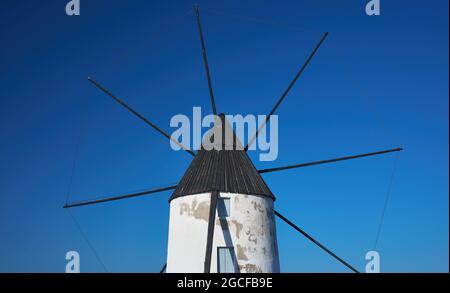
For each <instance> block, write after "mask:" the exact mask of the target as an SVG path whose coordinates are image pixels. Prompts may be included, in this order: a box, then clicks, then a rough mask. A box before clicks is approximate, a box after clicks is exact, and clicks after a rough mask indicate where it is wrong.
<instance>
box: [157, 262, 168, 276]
mask: <svg viewBox="0 0 450 293" xmlns="http://www.w3.org/2000/svg"><path fill="white" fill-rule="evenodd" d="M166 267H167V263H165V264H164V266H163V267H162V268H161V270H160V271H159V273H160V274H162V273H164V272H165V271H166Z"/></svg>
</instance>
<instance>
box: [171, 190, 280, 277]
mask: <svg viewBox="0 0 450 293" xmlns="http://www.w3.org/2000/svg"><path fill="white" fill-rule="evenodd" d="M220 196H222V197H227V198H230V199H231V200H230V216H229V217H227V218H226V219H219V218H218V217H217V212H216V219H215V221H214V223H215V227H214V237H213V250H212V256H211V272H217V270H218V269H217V268H218V264H217V247H224V246H226V247H230V246H232V247H233V248H234V253H235V260H236V262H237V263H236V270H237V271H240V272H242V273H245V272H248V273H253V272H262V273H277V272H279V271H280V265H279V258H278V245H277V240H276V228H275V221H274V214H273V200H272V199H270V198H268V197H263V196H252V195H243V194H235V193H222V192H221V193H220ZM210 199H211V194H210V193H202V194H195V195H188V196H182V197H178V198H175V199H173V200H172V201H171V202H170V220H169V241H168V243H169V244H168V253H167V269H166V271H167V272H168V273H202V272H203V270H204V260H205V253H206V238H207V233H208V232H207V230H208V216H209V206H210Z"/></svg>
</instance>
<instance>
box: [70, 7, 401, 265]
mask: <svg viewBox="0 0 450 293" xmlns="http://www.w3.org/2000/svg"><path fill="white" fill-rule="evenodd" d="M195 10H196V15H197V25H198V30H199V34H200V41H201V46H202V52H203V61H204V65H205V71H206V77H207V81H208V87H209V94H210V99H211V105H212V110H213V114H215V115H217V112H216V106H215V101H214V94H213V89H212V84H211V77H210V72H209V66H208V61H207V57H206V49H205V43H204V39H203V32H202V27H201V22H200V15H199V9H198V6H197V7H196V9H195ZM327 35H328V33H325V34H324V35H323V36H322V38H321V39H320V41H319V42H318V44H317V45H316V46H315V48H314V49H313V51H312V52H311V54H310V55H309V56H308V58H307V60H306V61H305V63H304V64H303V65H302V67H301V68H300V70H299V71H298V72H297V74H296V75H295V77H294V78H293V80H292V81H291V82H290V83H289V85H288V87H287V89H286V90H285V91H284V92H283V94H282V95H281V97H280V98H279V99H278V101H277V103H276V104H275V106H274V107H273V108H272V110H271V111H270V113H269V114H268V115H267V116H266V120H265V123H264V124H263V125H261V126H260V128H259V129H258V130H257V132H256V134H255V136H254V137H253V138H252V139H251V140H250V141H249V142H248V144H247V146H246V147H245V148H242V146H241V145H240V142H239V141H238V139H237V138H236V136H235V134H234V132H233V131H232V130H231V131H230V130H229V129H232V128H231V127H230V125H229V124H228V122H227V121H226V119H225V116H224V115H223V114H221V115H219V116H216V117H219V118H220V119H217V120H216V124H215V127H214V128H213V129H211V130H210V133H209V137H210V138H211V137H214V135H218V134H219V135H220V136H221V137H222V140H217V139H210V140H207V141H206V142H203V144H202V146H203V147H202V148H201V149H200V150H198V151H197V152H194V151H192V150H190V149H188V148H186V147H185V146H183V145H181V144H180V143H179V142H178V141H176V140H174V139H173V138H172V137H171V136H170V135H169V134H167V133H166V132H165V131H164V130H162V129H161V128H159V127H158V126H156V125H155V124H154V123H152V122H151V121H150V120H148V119H147V118H145V117H144V116H143V115H141V114H140V113H139V112H137V111H135V110H134V109H132V108H131V107H130V106H128V105H127V104H125V103H124V102H123V101H122V100H120V99H119V98H117V97H116V96H114V95H113V94H112V93H111V92H110V91H108V90H107V89H105V88H104V87H103V86H101V85H100V84H99V83H97V82H96V81H95V80H93V79H92V78H88V80H89V81H90V82H91V83H92V84H94V85H95V86H96V87H97V88H99V89H100V90H101V91H103V92H104V93H106V94H107V95H108V96H110V97H111V98H113V99H114V100H115V101H116V102H118V103H119V104H120V105H122V106H123V107H124V108H125V109H127V110H128V111H130V112H131V113H132V114H133V115H135V116H136V117H138V118H139V119H141V120H142V121H144V122H145V123H146V124H147V125H149V126H150V127H152V128H153V129H155V130H156V131H158V132H159V133H160V134H162V135H163V136H165V137H166V138H167V139H169V140H172V141H173V142H174V143H175V144H178V145H179V146H180V147H181V148H182V149H183V150H185V151H186V152H187V153H189V154H190V155H192V156H193V157H194V159H193V161H192V163H191V165H190V166H189V168H188V169H187V171H186V173H185V174H184V176H183V177H182V179H181V181H180V182H179V183H178V184H177V185H174V186H167V187H162V188H157V189H152V190H147V191H142V192H137V193H132V194H125V195H119V196H108V197H103V198H100V199H95V200H86V201H81V202H74V203H67V202H66V204H65V205H64V206H63V208H73V207H79V206H86V205H92V204H98V203H103V202H109V201H115V200H121V199H126V198H132V197H138V196H143V195H148V194H154V193H159V192H163V191H168V190H175V192H174V193H173V194H172V196H171V197H170V199H169V202H170V220H169V221H170V223H169V237H168V254H167V263H166V264H165V265H164V266H163V268H162V269H161V272H164V271H166V272H170V273H171V272H180V273H187V272H199V273H200V272H205V273H209V272H263V273H275V272H279V271H280V264H279V256H278V247H277V238H276V228H275V220H274V218H275V216H277V217H278V218H280V219H281V220H283V221H284V222H286V223H287V224H289V225H290V226H291V227H293V228H294V229H295V230H297V231H298V232H300V233H301V234H302V235H303V236H305V237H306V238H308V239H309V240H310V241H312V242H313V243H314V244H316V245H317V246H319V247H320V248H321V249H323V250H324V251H325V252H327V253H328V254H330V255H331V256H332V257H334V258H335V259H337V260H338V261H339V262H341V263H342V264H344V265H345V266H346V267H348V268H349V269H351V270H352V271H354V272H358V271H357V270H356V269H355V268H354V267H353V266H351V265H350V264H348V263H347V262H346V261H344V260H343V259H342V258H340V257H338V256H337V255H336V254H335V253H333V252H332V251H330V250H329V249H328V248H326V247H325V246H323V245H322V244H321V243H319V242H318V241H317V240H315V239H314V238H313V237H311V236H310V235H309V234H307V233H306V232H305V231H303V230H302V229H300V228H299V227H298V226H297V225H295V224H294V223H292V222H291V221H289V220H288V219H287V218H286V217H284V216H283V215H281V214H280V213H279V212H277V211H276V210H275V209H274V201H275V197H274V195H273V194H272V192H271V191H270V189H269V188H268V187H267V185H266V183H265V182H264V180H263V179H262V177H261V176H260V174H263V173H268V172H277V171H282V170H287V169H293V168H302V167H307V166H314V165H319V164H327V163H333V162H338V161H344V160H351V159H357V158H362V157H368V156H375V155H381V154H386V153H391V152H398V151H401V150H402V148H394V149H387V150H382V151H377V152H371V153H365V154H358V155H352V156H345V157H340V158H334V159H327V160H321V161H314V162H308V163H302V164H295V165H289V166H282V167H276V168H269V169H260V170H257V169H256V168H255V167H254V165H253V163H252V161H251V160H250V158H249V157H248V155H247V150H248V147H249V145H250V144H251V143H252V142H253V141H254V139H255V138H256V137H257V136H258V133H259V132H260V131H261V129H262V127H264V126H265V124H266V123H267V122H268V120H269V118H270V116H271V115H273V114H274V113H275V111H276V110H277V108H278V107H279V105H280V104H281V102H282V101H283V100H284V98H285V97H286V96H287V95H288V93H289V92H290V90H291V88H292V87H293V85H294V84H295V82H296V81H297V80H298V78H299V77H300V75H301V74H302V73H303V71H304V70H305V68H306V67H307V66H308V64H309V63H310V61H311V60H312V58H313V57H314V55H315V54H316V52H317V50H318V49H319V47H320V46H321V45H322V43H323V42H324V40H325V39H326V37H327ZM227 130H228V131H227ZM226 145H227V146H228V147H231V149H228V148H226V147H225V146H226Z"/></svg>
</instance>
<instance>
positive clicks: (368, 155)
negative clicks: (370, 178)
mask: <svg viewBox="0 0 450 293" xmlns="http://www.w3.org/2000/svg"><path fill="white" fill-rule="evenodd" d="M402 150H403V148H395V149H390V150H384V151H379V152H373V153H367V154H361V155H355V156H347V157H341V158H336V159H329V160H322V161H315V162H309V163H302V164H297V165H290V166H284V167H277V168H269V169H262V170H258V172H259V173H268V172H275V171H282V170H287V169H294V168H301V167H307V166H314V165H320V164H327V163H334V162H339V161H345V160H352V159H358V158H363V157H370V156H376V155H382V154H387V153H392V152H399V151H402Z"/></svg>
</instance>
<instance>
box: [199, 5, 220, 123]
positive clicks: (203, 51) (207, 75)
mask: <svg viewBox="0 0 450 293" xmlns="http://www.w3.org/2000/svg"><path fill="white" fill-rule="evenodd" d="M194 8H195V15H196V16H197V27H198V33H199V35H200V43H201V45H202V54H203V63H204V65H205V72H206V78H207V80H208V89H209V97H210V99H211V106H212V110H213V114H214V115H217V111H216V103H215V101H214V92H213V88H212V82H211V73H210V72H209V65H208V57H207V56H206V47H205V39H204V38H203V30H202V23H201V21H200V10H199V6H198V5H195V6H194Z"/></svg>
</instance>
